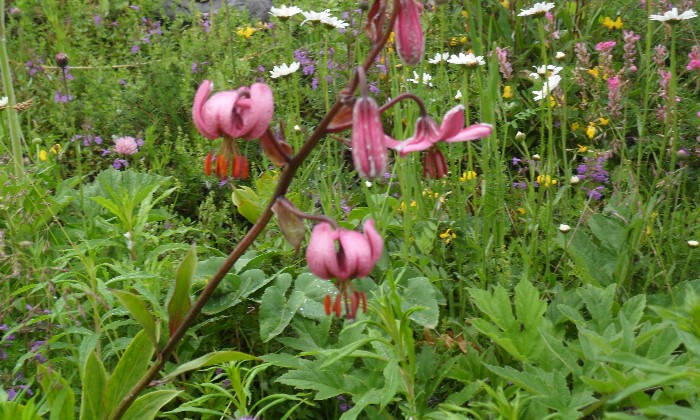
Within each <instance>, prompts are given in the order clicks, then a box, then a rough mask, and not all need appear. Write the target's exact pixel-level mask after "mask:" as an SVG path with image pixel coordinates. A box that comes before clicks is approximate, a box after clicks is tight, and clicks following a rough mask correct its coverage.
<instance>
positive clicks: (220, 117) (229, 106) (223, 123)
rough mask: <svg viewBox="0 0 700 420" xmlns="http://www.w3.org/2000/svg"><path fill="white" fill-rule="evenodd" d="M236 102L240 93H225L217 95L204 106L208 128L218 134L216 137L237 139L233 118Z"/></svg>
mask: <svg viewBox="0 0 700 420" xmlns="http://www.w3.org/2000/svg"><path fill="white" fill-rule="evenodd" d="M236 100H238V93H236V92H233V91H224V92H217V93H215V94H214V95H212V96H211V98H209V100H208V101H207V102H206V103H205V104H204V108H203V109H202V117H203V119H204V122H205V124H206V126H207V127H208V128H209V129H210V130H212V131H215V132H216V137H222V136H229V137H236V136H235V135H234V133H235V129H234V125H233V119H232V118H231V115H232V114H233V106H234V104H235V103H236ZM216 137H214V138H216ZM210 138H211V137H210Z"/></svg>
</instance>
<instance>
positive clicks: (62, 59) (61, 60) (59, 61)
mask: <svg viewBox="0 0 700 420" xmlns="http://www.w3.org/2000/svg"><path fill="white" fill-rule="evenodd" d="M56 65H57V66H58V67H60V68H62V69H65V68H66V67H68V56H67V55H66V53H63V52H60V53H58V54H56Z"/></svg>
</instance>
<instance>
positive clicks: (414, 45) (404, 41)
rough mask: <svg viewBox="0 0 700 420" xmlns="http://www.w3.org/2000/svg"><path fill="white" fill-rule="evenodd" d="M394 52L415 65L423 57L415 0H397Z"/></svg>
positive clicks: (421, 35) (421, 29) (420, 30)
mask: <svg viewBox="0 0 700 420" xmlns="http://www.w3.org/2000/svg"><path fill="white" fill-rule="evenodd" d="M394 33H395V35H396V37H395V39H396V52H398V53H399V57H401V59H402V60H403V61H404V62H405V63H406V64H409V65H413V66H415V65H416V64H418V63H419V62H420V60H421V58H423V51H424V49H425V39H424V37H423V27H422V26H421V23H420V12H419V11H418V5H417V4H416V1H415V0H399V11H398V14H397V16H396V23H395V24H394Z"/></svg>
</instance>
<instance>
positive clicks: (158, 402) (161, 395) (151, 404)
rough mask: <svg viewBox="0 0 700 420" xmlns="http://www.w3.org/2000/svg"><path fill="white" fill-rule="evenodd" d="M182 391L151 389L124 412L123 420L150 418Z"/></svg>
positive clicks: (147, 419) (148, 419)
mask: <svg viewBox="0 0 700 420" xmlns="http://www.w3.org/2000/svg"><path fill="white" fill-rule="evenodd" d="M181 392H182V391H175V390H171V389H163V390H159V391H153V392H151V393H149V394H146V395H143V396H141V397H139V398H138V399H137V400H136V401H134V404H133V405H132V406H131V407H129V409H128V410H127V411H126V413H124V417H122V419H124V420H151V419H154V418H155V417H156V414H158V410H160V409H161V407H163V406H164V405H165V404H167V403H169V402H170V400H172V399H173V398H175V397H176V396H177V395H178V394H180V393H181Z"/></svg>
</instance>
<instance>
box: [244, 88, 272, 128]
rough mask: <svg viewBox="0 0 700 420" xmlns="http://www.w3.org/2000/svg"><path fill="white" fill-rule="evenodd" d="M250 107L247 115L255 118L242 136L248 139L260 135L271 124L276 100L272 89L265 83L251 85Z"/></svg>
mask: <svg viewBox="0 0 700 420" xmlns="http://www.w3.org/2000/svg"><path fill="white" fill-rule="evenodd" d="M250 105H251V106H250V108H249V109H248V110H247V111H246V117H248V116H249V117H250V118H251V119H252V120H253V125H252V127H251V128H250V130H249V131H248V133H246V135H244V136H242V137H243V138H245V139H246V140H252V139H256V138H258V137H260V136H261V135H262V134H263V133H264V132H265V130H267V128H268V127H269V126H270V121H271V120H272V115H273V114H274V112H275V102H274V99H273V97H272V89H270V86H268V85H267V84H265V83H253V84H252V85H251V86H250Z"/></svg>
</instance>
